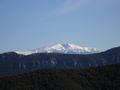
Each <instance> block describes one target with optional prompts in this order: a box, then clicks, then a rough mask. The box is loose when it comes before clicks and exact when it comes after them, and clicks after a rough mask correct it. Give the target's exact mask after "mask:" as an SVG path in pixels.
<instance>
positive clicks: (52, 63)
mask: <svg viewBox="0 0 120 90" xmlns="http://www.w3.org/2000/svg"><path fill="white" fill-rule="evenodd" d="M119 62H120V47H117V48H113V49H110V50H108V51H105V52H101V53H96V54H87V55H80V54H55V53H37V54H32V55H27V56H26V55H19V54H16V53H14V52H11V53H4V54H0V76H8V75H14V74H19V73H23V72H27V71H31V70H36V69H46V68H87V67H96V66H102V65H107V64H113V63H119Z"/></svg>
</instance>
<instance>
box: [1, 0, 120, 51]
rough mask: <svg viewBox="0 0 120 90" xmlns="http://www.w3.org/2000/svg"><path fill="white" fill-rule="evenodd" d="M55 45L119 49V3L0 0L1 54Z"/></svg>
mask: <svg viewBox="0 0 120 90" xmlns="http://www.w3.org/2000/svg"><path fill="white" fill-rule="evenodd" d="M58 43H72V44H77V45H80V46H87V47H96V48H100V49H103V50H104V49H109V48H112V47H116V46H120V0H0V52H6V51H13V50H31V49H34V48H39V47H42V46H50V45H54V44H58Z"/></svg>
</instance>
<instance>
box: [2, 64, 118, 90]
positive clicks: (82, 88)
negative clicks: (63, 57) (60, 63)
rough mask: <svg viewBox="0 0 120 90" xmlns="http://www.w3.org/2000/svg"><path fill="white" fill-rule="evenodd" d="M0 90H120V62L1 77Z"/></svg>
mask: <svg viewBox="0 0 120 90" xmlns="http://www.w3.org/2000/svg"><path fill="white" fill-rule="evenodd" d="M0 90H120V64H114V65H109V66H104V67H96V68H89V69H43V70H37V71H33V72H29V73H24V74H21V75H17V76H11V77H4V78H0Z"/></svg>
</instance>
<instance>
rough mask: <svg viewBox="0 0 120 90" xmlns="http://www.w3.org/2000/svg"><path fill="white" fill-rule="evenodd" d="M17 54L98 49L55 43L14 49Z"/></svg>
mask: <svg viewBox="0 0 120 90" xmlns="http://www.w3.org/2000/svg"><path fill="white" fill-rule="evenodd" d="M15 52H16V53H17V54H23V55H30V54H34V53H64V54H90V53H98V52H100V49H97V48H89V47H81V46H78V45H74V44H70V43H67V44H57V45H53V46H50V47H43V48H38V49H35V50H29V51H15Z"/></svg>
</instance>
